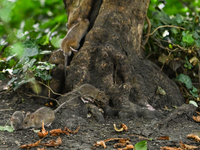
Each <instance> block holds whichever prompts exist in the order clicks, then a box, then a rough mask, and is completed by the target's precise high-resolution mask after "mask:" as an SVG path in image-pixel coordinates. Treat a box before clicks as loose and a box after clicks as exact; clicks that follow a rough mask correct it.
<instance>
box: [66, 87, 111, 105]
mask: <svg viewBox="0 0 200 150" xmlns="http://www.w3.org/2000/svg"><path fill="white" fill-rule="evenodd" d="M76 92H77V93H78V94H79V95H80V96H81V100H82V101H83V102H84V103H87V101H85V100H84V99H86V100H88V101H91V102H93V99H95V100H97V101H96V102H97V103H101V104H103V105H106V106H107V105H108V103H109V98H108V97H107V96H106V95H105V93H104V92H103V91H100V90H99V89H97V88H96V87H94V86H93V85H91V84H83V85H81V86H79V87H78V88H76V89H74V90H73V91H71V92H68V93H66V94H64V95H63V96H67V95H69V94H74V93H76Z"/></svg>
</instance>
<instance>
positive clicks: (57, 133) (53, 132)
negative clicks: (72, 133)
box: [50, 129, 65, 136]
mask: <svg viewBox="0 0 200 150" xmlns="http://www.w3.org/2000/svg"><path fill="white" fill-rule="evenodd" d="M50 134H51V135H52V136H58V135H60V134H65V132H63V131H62V130H61V129H54V130H51V131H50Z"/></svg>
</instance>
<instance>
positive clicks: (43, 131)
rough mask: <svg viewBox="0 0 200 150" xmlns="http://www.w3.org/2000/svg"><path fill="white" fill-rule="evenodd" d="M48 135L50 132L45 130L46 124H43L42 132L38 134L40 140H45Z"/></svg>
mask: <svg viewBox="0 0 200 150" xmlns="http://www.w3.org/2000/svg"><path fill="white" fill-rule="evenodd" d="M47 134H48V131H46V130H45V128H44V122H42V132H38V136H39V137H40V138H44V137H45V136H46V135H47Z"/></svg>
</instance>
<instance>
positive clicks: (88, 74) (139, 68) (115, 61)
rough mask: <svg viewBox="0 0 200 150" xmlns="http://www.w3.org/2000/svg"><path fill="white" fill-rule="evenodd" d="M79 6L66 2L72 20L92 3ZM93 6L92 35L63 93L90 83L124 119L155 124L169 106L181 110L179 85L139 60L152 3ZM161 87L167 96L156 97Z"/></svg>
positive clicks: (109, 0)
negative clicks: (153, 120) (78, 11)
mask: <svg viewBox="0 0 200 150" xmlns="http://www.w3.org/2000/svg"><path fill="white" fill-rule="evenodd" d="M75 1H76V2H73V3H72V1H70V0H66V1H65V0H64V3H65V4H66V10H67V13H68V17H69V15H70V13H71V14H73V13H74V12H75V9H77V7H78V5H77V4H81V3H82V1H88V0H75ZM91 2H92V3H91V7H90V8H91V10H90V11H89V13H88V12H87V15H85V16H84V17H87V18H88V19H89V21H90V27H89V31H88V33H87V35H86V37H85V39H84V41H82V45H81V48H80V49H79V52H78V53H77V54H74V57H73V58H72V60H71V62H70V65H69V66H68V67H67V77H66V79H65V90H66V91H68V92H69V91H71V90H72V89H73V88H75V87H76V86H80V85H82V84H84V83H89V84H91V85H93V86H95V87H97V88H99V89H100V90H102V91H105V93H106V95H107V96H108V97H109V100H110V101H109V107H111V108H112V109H113V110H116V111H117V112H118V113H117V114H118V115H119V116H120V117H147V118H148V117H150V118H151V117H155V116H156V115H157V110H159V109H161V108H164V107H165V106H166V107H168V108H172V107H173V106H180V105H181V104H183V103H184V98H183V96H182V94H181V93H180V91H179V89H178V87H177V85H176V84H175V83H174V82H173V81H172V80H170V79H169V78H168V77H167V76H166V75H165V74H164V73H163V72H162V71H160V68H159V67H158V66H156V65H155V64H154V63H152V62H151V61H149V60H147V59H144V58H143V57H142V54H141V42H142V32H143V25H144V22H145V15H146V12H147V9H148V6H149V2H150V0H135V1H133V0H126V1H121V0H103V1H101V0H95V1H91ZM75 5H76V6H77V7H75ZM80 7H81V6H80ZM79 15H80V13H79ZM71 17H73V16H71ZM158 87H161V88H162V89H163V90H164V91H165V92H166V94H160V93H159V92H157V93H156V91H157V89H158ZM108 114H109V112H108ZM111 114H112V113H111Z"/></svg>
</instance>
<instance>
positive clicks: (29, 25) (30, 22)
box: [24, 18, 35, 31]
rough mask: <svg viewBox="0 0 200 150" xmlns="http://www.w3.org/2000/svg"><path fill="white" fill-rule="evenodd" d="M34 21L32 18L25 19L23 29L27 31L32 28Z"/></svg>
mask: <svg viewBox="0 0 200 150" xmlns="http://www.w3.org/2000/svg"><path fill="white" fill-rule="evenodd" d="M34 23H35V20H34V19H33V18H30V19H28V20H26V21H25V26H24V31H29V30H31V29H32V28H33V25H34Z"/></svg>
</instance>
